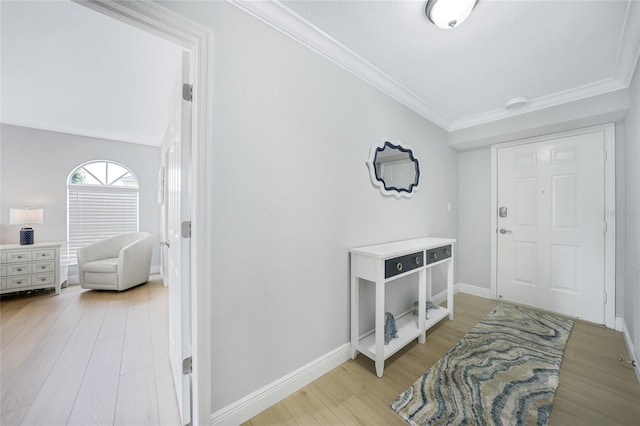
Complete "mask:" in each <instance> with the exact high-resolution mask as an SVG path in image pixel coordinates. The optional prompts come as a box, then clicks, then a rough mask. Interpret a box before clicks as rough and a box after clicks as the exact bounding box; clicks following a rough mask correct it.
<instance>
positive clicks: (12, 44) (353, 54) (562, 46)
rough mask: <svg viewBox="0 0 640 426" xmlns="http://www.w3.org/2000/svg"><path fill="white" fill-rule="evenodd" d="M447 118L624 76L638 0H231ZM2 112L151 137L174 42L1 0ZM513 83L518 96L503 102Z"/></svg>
mask: <svg viewBox="0 0 640 426" xmlns="http://www.w3.org/2000/svg"><path fill="white" fill-rule="evenodd" d="M232 3H233V4H234V5H236V6H238V7H239V8H241V9H243V10H245V11H247V12H249V13H251V14H252V15H254V16H256V17H258V18H259V19H262V20H263V21H265V22H266V23H268V24H270V25H272V26H274V27H275V28H277V29H278V30H280V31H282V32H284V33H285V34H287V35H289V36H291V37H293V38H295V39H297V40H298V41H300V42H302V43H303V44H305V45H307V46H309V47H311V48H313V49H314V50H316V51H317V52H318V53H320V54H322V55H324V56H326V57H328V58H329V59H331V60H332V61H334V62H336V63H338V64H339V65H341V66H343V67H345V68H347V69H348V70H350V71H351V72H353V73H354V74H356V75H358V76H360V77H361V78H363V79H365V80H367V81H369V82H370V83H371V84H373V85H374V86H376V87H378V88H379V89H380V90H382V91H384V92H386V93H388V94H389V95H391V96H392V97H394V98H395V99H397V100H399V101H400V102H402V103H404V104H405V105H407V106H408V107H410V108H412V109H413V110H415V111H416V112H418V113H419V114H421V115H423V116H424V117H426V118H428V119H430V120H431V121H433V122H435V123H436V124H438V125H439V126H441V127H442V128H444V129H446V130H449V131H454V130H458V129H463V128H468V127H472V126H475V125H479V124H483V123H487V122H491V121H495V120H499V119H501V118H505V117H509V116H512V115H518V114H523V113H526V112H530V111H534V110H539V109H543V108H546V107H551V106H555V105H559V104H563V103H567V102H571V101H574V100H578V99H584V98H587V97H590V96H595V95H600V94H603V93H608V92H612V91H615V90H619V89H624V88H626V87H628V85H629V82H630V79H631V76H632V75H633V70H634V67H635V65H636V63H637V60H638V54H639V52H640V1H637V0H636V1H629V0H585V1H582V0H564V1H560V0H554V1H541V0H534V1H522V0H511V1H508V0H479V2H478V5H477V7H476V8H475V10H474V11H473V12H472V14H471V16H470V17H469V19H468V20H467V21H466V22H464V23H463V24H461V25H460V26H459V27H456V28H455V29H453V30H441V29H438V28H437V27H435V26H434V25H432V24H430V23H429V21H428V20H427V18H426V17H425V16H424V6H425V3H426V2H425V1H344V0H343V1H283V2H277V1H275V2H266V1H249V2H232ZM0 8H1V12H2V13H1V14H2V26H1V40H2V41H1V42H2V63H1V65H2V77H1V78H2V80H1V83H2V99H1V101H2V105H1V106H2V109H1V116H0V119H1V121H2V122H4V123H8V124H15V125H20V126H27V127H35V128H41V129H47V130H53V131H59V132H65V133H73V134H81V135H86V136H93V137H99V138H106V139H113V140H120V141H125V142H134V143H143V144H149V145H156V146H157V145H159V144H160V143H161V141H162V136H163V134H164V131H165V129H166V124H167V122H168V115H169V101H170V97H171V94H172V89H173V87H174V85H175V84H176V82H177V78H178V72H179V70H180V60H181V51H182V49H181V48H180V47H179V46H176V45H174V44H172V43H170V42H167V41H165V40H163V39H160V38H158V37H155V36H153V35H150V34H148V33H146V32H143V31H140V30H138V29H135V28H133V27H131V26H129V25H127V24H124V23H122V22H119V21H117V20H115V19H112V18H109V17H106V16H104V15H102V14H100V13H98V12H95V11H93V10H91V9H89V8H86V7H84V6H81V5H78V4H75V3H72V2H70V1H66V0H65V1H42V2H34V1H15V2H14V1H0ZM519 96H525V97H527V98H529V99H530V103H529V104H528V105H527V106H525V107H523V108H520V109H516V110H506V109H505V108H504V103H505V102H506V101H507V100H508V99H511V98H514V97H519Z"/></svg>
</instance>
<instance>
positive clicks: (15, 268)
mask: <svg viewBox="0 0 640 426" xmlns="http://www.w3.org/2000/svg"><path fill="white" fill-rule="evenodd" d="M32 266H33V265H31V264H30V263H24V264H23V263H16V264H11V265H7V276H9V277H11V276H14V275H27V274H30V273H31V267H32Z"/></svg>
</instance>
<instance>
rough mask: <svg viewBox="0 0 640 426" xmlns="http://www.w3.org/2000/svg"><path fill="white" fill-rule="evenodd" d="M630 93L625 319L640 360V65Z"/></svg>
mask: <svg viewBox="0 0 640 426" xmlns="http://www.w3.org/2000/svg"><path fill="white" fill-rule="evenodd" d="M629 93H630V99H629V101H630V102H629V103H630V108H629V112H628V113H627V117H626V119H625V126H624V130H625V142H626V145H625V159H626V167H625V170H626V184H627V186H626V208H625V210H624V212H625V215H624V217H625V218H626V224H627V229H626V235H627V238H626V271H625V272H626V273H625V274H624V276H625V278H626V281H625V296H626V297H625V311H624V320H625V324H626V325H627V328H628V330H629V334H630V335H631V336H632V338H633V343H634V346H635V350H636V353H635V359H636V362H638V360H640V288H638V281H637V280H638V279H639V277H637V276H636V265H638V264H639V262H640V66H636V72H635V74H634V77H633V80H632V82H631V86H630V89H629Z"/></svg>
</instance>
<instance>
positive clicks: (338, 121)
mask: <svg viewBox="0 0 640 426" xmlns="http://www.w3.org/2000/svg"><path fill="white" fill-rule="evenodd" d="M163 4H167V5H168V6H169V7H171V8H173V9H175V10H176V11H178V12H179V13H181V14H183V15H185V16H187V17H188V18H190V19H192V20H195V21H197V22H200V23H201V24H203V25H205V26H207V27H209V28H211V29H213V32H214V40H215V46H214V61H215V63H214V68H213V74H214V92H215V111H214V116H213V117H212V120H213V122H214V123H215V126H214V146H213V158H214V160H213V164H212V165H211V168H212V174H213V178H212V181H211V182H209V185H210V187H211V191H212V192H213V199H214V210H213V211H212V212H211V213H212V214H211V217H212V226H213V237H214V238H213V241H212V249H213V258H212V259H211V260H212V265H213V271H214V279H213V283H212V285H213V289H212V294H213V295H214V297H213V301H212V316H213V319H212V324H213V327H212V339H213V340H212V342H213V365H212V367H213V371H212V383H213V395H212V400H213V401H212V403H213V410H214V411H216V410H218V409H220V408H222V407H224V406H226V405H228V404H230V403H232V402H235V401H237V400H238V399H240V398H242V397H243V396H245V395H247V394H249V393H251V392H253V391H256V390H257V389H259V388H260V387H262V386H265V385H267V384H269V383H270V382H272V381H274V380H276V379H279V378H281V377H283V376H284V375H286V374H288V373H291V372H292V371H294V370H295V369H297V368H299V367H301V366H303V365H304V364H306V363H308V362H310V361H312V360H314V359H316V358H318V357H320V356H322V355H325V354H327V353H328V352H329V351H332V350H334V349H336V348H338V347H339V346H341V345H343V344H345V343H347V342H348V341H349V256H348V249H349V248H350V247H355V246H361V245H366V244H375V243H381V242H387V241H393V240H401V239H406V238H414V237H419V236H425V235H432V236H445V237H454V238H455V237H456V234H457V191H458V182H457V176H458V171H457V152H456V151H455V150H453V149H451V148H450V147H449V146H448V145H447V141H446V133H445V132H444V131H443V130H442V129H440V128H439V127H437V126H435V125H433V124H432V123H431V122H429V121H427V120H425V119H424V118H422V117H420V116H418V115H417V114H415V113H414V112H412V111H411V110H409V109H407V108H406V107H404V106H402V105H401V104H399V103H398V102H396V101H394V100H392V99H391V98H389V97H388V96H386V95H384V94H382V93H381V92H380V91H379V90H377V89H375V88H373V87H372V86H370V85H368V84H366V83H364V82H363V81H362V80H360V79H359V78H357V77H355V76H353V75H352V74H350V73H349V72H347V71H345V70H344V69H343V68H341V67H339V66H337V65H335V64H334V63H332V62H330V61H328V60H327V59H325V58H323V57H321V56H320V55H318V54H317V53H314V52H313V51H311V50H309V49H308V48H306V47H304V46H302V45H300V44H299V43H297V42H295V41H293V40H291V39H289V38H287V37H285V36H284V35H282V34H281V33H280V32H278V31H275V30H273V29H272V28H271V27H268V26H267V25H265V24H264V23H262V22H260V21H258V20H256V19H254V18H252V17H250V16H249V15H247V14H246V13H245V12H242V11H240V10H238V9H237V8H235V7H234V6H231V5H229V4H228V3H226V2H175V3H163ZM384 136H387V137H391V138H397V139H400V140H401V141H402V142H403V143H406V144H409V145H411V146H412V147H413V148H414V152H415V154H416V157H417V158H418V160H419V161H420V166H421V169H422V171H423V175H422V181H421V183H420V189H419V190H418V191H417V193H416V195H415V196H414V197H413V198H412V199H400V200H397V199H395V198H385V197H383V196H382V195H381V194H380V192H379V191H378V189H377V188H375V187H374V186H373V185H372V184H371V181H370V179H369V174H368V170H367V167H366V166H365V160H366V159H367V157H368V153H369V148H370V146H371V145H372V144H374V143H377V142H378V141H379V139H380V138H382V137H384ZM448 202H451V204H452V206H453V209H452V212H451V213H449V212H447V203H448ZM436 276H437V278H438V279H437V280H436V281H438V282H437V283H436V289H435V290H436V291H438V290H441V289H444V282H443V281H442V279H441V278H442V277H441V274H436ZM363 287H364V286H363ZM369 287H370V286H369ZM413 287H415V283H412V282H410V281H406V282H402V283H396V284H394V290H398V291H397V292H396V293H394V294H397V296H395V297H392V300H390V301H389V303H388V304H387V306H386V307H387V309H388V310H390V311H392V312H399V311H401V310H405V309H407V308H409V306H410V303H411V302H412V301H413V300H414V299H415V297H416V296H415V295H417V293H414V291H415V289H414V288H413ZM364 293H365V294H363V295H362V303H365V304H366V303H368V301H369V300H370V299H369V297H370V296H372V294H371V293H370V292H366V291H365V292H364ZM414 294H415V295H414ZM371 307H372V306H371ZM372 316H373V311H372V310H371V309H369V310H368V314H367V317H368V318H371V325H372V324H373V321H372V318H373V317H372ZM372 374H373V367H372Z"/></svg>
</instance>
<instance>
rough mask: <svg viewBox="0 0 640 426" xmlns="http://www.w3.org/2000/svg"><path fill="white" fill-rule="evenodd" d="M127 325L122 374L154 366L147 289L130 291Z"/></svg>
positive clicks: (141, 287) (140, 288) (142, 287)
mask: <svg viewBox="0 0 640 426" xmlns="http://www.w3.org/2000/svg"><path fill="white" fill-rule="evenodd" d="M129 291H130V292H131V294H130V297H129V298H128V299H127V303H128V305H129V306H128V310H127V323H126V326H125V339H124V348H123V350H122V366H121V370H120V374H126V373H129V372H131V371H134V370H137V369H139V368H143V367H148V366H150V365H153V345H152V343H151V325H150V324H149V305H148V297H147V289H146V287H145V286H139V287H136V288H133V289H131V290H129Z"/></svg>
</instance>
